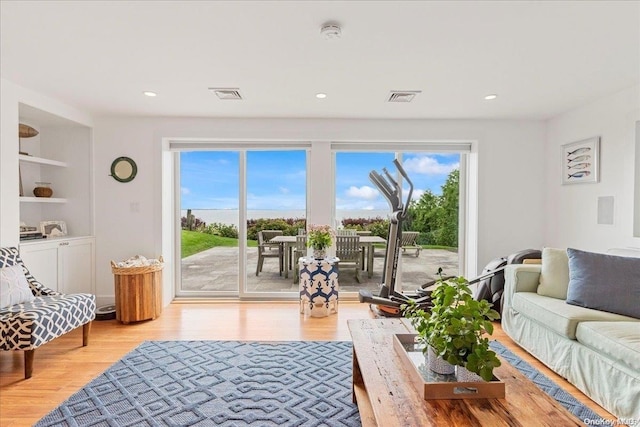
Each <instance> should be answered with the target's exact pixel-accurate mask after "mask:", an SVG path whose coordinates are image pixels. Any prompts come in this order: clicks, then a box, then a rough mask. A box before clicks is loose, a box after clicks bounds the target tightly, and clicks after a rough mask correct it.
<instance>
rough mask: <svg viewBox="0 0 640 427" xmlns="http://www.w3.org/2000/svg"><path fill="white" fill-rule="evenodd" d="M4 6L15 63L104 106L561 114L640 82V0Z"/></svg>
mask: <svg viewBox="0 0 640 427" xmlns="http://www.w3.org/2000/svg"><path fill="white" fill-rule="evenodd" d="M0 17H1V21H0V43H1V44H0V49H1V50H0V64H1V65H0V72H1V76H2V77H3V78H5V79H7V80H10V81H12V82H14V83H16V84H19V85H21V86H24V87H27V88H29V89H32V90H35V91H37V92H39V93H42V94H45V95H48V96H51V97H53V98H55V99H58V100H60V101H63V102H65V103H67V104H70V105H72V106H75V107H77V108H79V109H81V110H84V111H87V112H89V113H91V114H93V115H94V116H102V115H135V116H190V117H291V118H299V117H304V118H438V119H442V118H500V119H514V118H526V119H547V118H550V117H553V116H556V115H558V114H561V113H563V112H565V111H568V110H570V109H572V108H575V107H577V106H580V105H584V104H585V103H588V102H590V101H592V100H595V99H598V98H600V97H602V96H605V95H608V94H611V93H614V92H616V91H619V90H622V89H624V88H628V87H630V86H632V85H636V84H638V83H639V80H640V2H638V1H623V2H614V1H603V2H600V1H584V2H580V1H567V2H564V1H555V2H553V1H529V2H526V1H521V2H506V1H493V2H481V1H474V2H471V1H459V2H453V1H448V2H438V1H429V2H420V1H410V2H401V1H254V2H250V1H234V2H224V1H216V2H213V1H209V2H207V1H162V2H160V1H118V2H108V1H85V2H82V1H42V2H39V1H5V0H2V1H1V2H0ZM329 21H330V22H335V23H338V24H339V25H340V26H341V28H342V37H341V38H340V39H338V40H326V39H324V38H323V37H322V36H321V35H320V27H321V25H322V24H324V23H326V22H329ZM209 87H230V88H239V89H240V92H241V94H242V96H243V97H244V99H243V100H241V101H235V100H234V101H229V100H227V101H222V100H220V99H218V98H217V97H216V96H215V95H214V94H213V93H212V92H211V91H209V90H208V88H209ZM147 90H149V91H154V92H157V94H158V96H157V97H154V98H150V97H146V96H144V95H143V94H142V92H143V91H147ZM392 90H420V91H422V92H421V93H420V94H419V95H418V96H417V97H416V98H415V99H414V100H413V102H411V103H389V102H387V99H388V98H389V95H390V91H392ZM318 92H324V93H326V94H327V98H325V99H317V98H316V97H315V94H316V93H318ZM491 93H495V94H498V98H497V99H495V100H493V101H486V100H484V96H485V95H487V94H491Z"/></svg>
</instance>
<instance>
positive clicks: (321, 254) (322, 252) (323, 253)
mask: <svg viewBox="0 0 640 427" xmlns="http://www.w3.org/2000/svg"><path fill="white" fill-rule="evenodd" d="M326 257H327V250H326V249H325V248H321V249H316V248H313V259H325V258H326Z"/></svg>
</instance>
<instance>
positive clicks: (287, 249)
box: [269, 236, 387, 279]
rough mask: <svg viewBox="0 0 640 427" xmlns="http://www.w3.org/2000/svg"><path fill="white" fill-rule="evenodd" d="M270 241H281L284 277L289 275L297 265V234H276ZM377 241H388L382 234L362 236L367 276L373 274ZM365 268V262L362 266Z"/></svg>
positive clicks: (361, 243)
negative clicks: (374, 248) (293, 255)
mask: <svg viewBox="0 0 640 427" xmlns="http://www.w3.org/2000/svg"><path fill="white" fill-rule="evenodd" d="M269 243H279V244H280V246H281V247H282V254H283V256H284V277H285V279H286V278H288V277H289V270H290V269H291V267H293V266H294V265H295V263H294V262H293V260H292V259H291V250H292V249H293V248H294V247H295V245H296V236H276V237H274V238H272V239H271V240H269ZM375 243H383V244H384V243H387V241H386V239H383V238H382V237H380V236H360V246H361V247H362V249H363V250H364V251H363V256H366V258H367V266H366V270H367V276H368V277H372V276H373V245H374V244H375ZM362 269H363V270H364V269H365V267H364V263H363V266H362Z"/></svg>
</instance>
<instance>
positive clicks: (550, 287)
mask: <svg viewBox="0 0 640 427" xmlns="http://www.w3.org/2000/svg"><path fill="white" fill-rule="evenodd" d="M568 288H569V257H568V256H567V251H566V250H565V249H554V248H543V249H542V268H541V272H540V285H538V295H544V296H547V297H552V298H557V299H564V300H566V299H567V289H568Z"/></svg>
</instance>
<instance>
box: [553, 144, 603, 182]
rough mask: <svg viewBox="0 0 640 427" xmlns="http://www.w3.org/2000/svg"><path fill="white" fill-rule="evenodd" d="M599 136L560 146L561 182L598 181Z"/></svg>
mask: <svg viewBox="0 0 640 427" xmlns="http://www.w3.org/2000/svg"><path fill="white" fill-rule="evenodd" d="M599 156H600V137H599V136H595V137H593V138H589V139H584V140H582V141H576V142H572V143H571V144H565V145H563V146H562V184H563V185H564V184H580V183H594V182H598V180H599V176H598V160H599Z"/></svg>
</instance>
